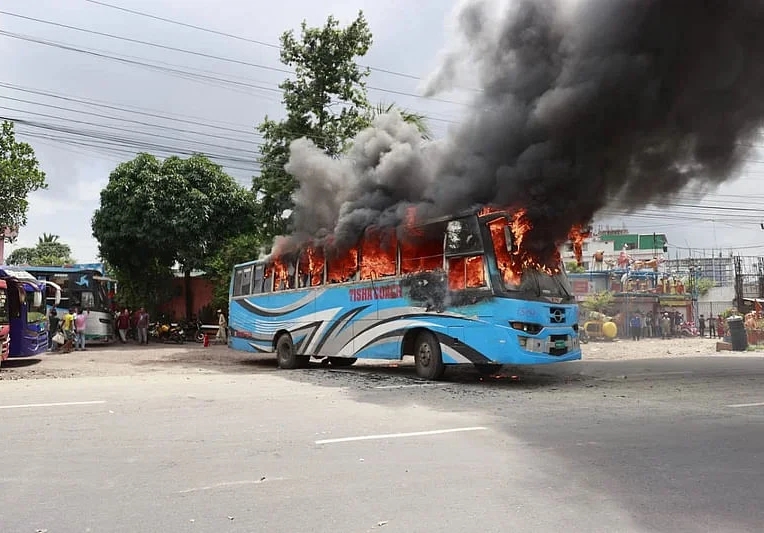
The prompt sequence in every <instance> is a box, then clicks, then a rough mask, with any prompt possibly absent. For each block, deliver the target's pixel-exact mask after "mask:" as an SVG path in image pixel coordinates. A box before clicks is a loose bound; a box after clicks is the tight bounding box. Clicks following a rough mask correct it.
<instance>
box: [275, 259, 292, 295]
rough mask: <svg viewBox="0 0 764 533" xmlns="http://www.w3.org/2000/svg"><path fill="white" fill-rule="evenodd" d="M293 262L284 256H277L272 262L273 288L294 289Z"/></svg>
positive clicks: (277, 289)
mask: <svg viewBox="0 0 764 533" xmlns="http://www.w3.org/2000/svg"><path fill="white" fill-rule="evenodd" d="M294 274H295V268H294V262H293V261H291V260H290V259H287V258H285V257H279V258H278V260H277V261H275V262H274V263H273V290H274V291H286V290H289V289H294Z"/></svg>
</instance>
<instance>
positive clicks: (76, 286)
mask: <svg viewBox="0 0 764 533" xmlns="http://www.w3.org/2000/svg"><path fill="white" fill-rule="evenodd" d="M22 268H24V270H26V271H27V272H29V273H30V274H31V275H33V276H34V277H36V278H37V279H38V280H40V281H45V282H46V283H47V284H48V285H50V286H53V287H58V288H59V289H60V295H59V296H58V298H57V299H56V298H54V297H53V296H52V295H51V293H50V291H48V297H47V305H48V309H50V308H51V307H55V308H56V312H57V313H58V315H59V316H64V314H65V313H66V312H68V310H69V309H70V308H72V307H77V308H79V309H82V310H83V311H86V314H87V323H86V325H85V340H86V341H88V342H98V343H109V342H111V341H113V340H114V315H113V313H112V309H111V305H112V297H111V295H112V293H113V287H114V285H115V282H114V280H111V279H109V278H107V277H105V276H104V275H103V272H102V270H101V269H99V268H98V265H97V264H93V265H91V264H88V265H73V266H65V267H50V266H24V267H22Z"/></svg>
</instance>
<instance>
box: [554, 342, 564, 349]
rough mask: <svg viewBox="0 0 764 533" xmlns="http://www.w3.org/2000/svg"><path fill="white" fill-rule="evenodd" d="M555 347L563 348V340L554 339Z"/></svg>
mask: <svg viewBox="0 0 764 533" xmlns="http://www.w3.org/2000/svg"><path fill="white" fill-rule="evenodd" d="M554 347H555V348H565V341H554Z"/></svg>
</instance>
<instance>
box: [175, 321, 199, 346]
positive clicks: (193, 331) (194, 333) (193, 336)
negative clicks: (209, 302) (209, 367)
mask: <svg viewBox="0 0 764 533" xmlns="http://www.w3.org/2000/svg"><path fill="white" fill-rule="evenodd" d="M180 326H181V328H183V331H184V332H185V334H186V340H189V341H194V342H203V341H204V332H203V325H202V321H201V320H199V319H198V318H197V319H194V320H188V321H185V322H183V323H181V324H180Z"/></svg>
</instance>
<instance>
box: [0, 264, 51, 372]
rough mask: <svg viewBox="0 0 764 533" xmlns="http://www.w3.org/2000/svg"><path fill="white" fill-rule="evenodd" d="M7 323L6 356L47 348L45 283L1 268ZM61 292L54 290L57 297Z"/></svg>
mask: <svg viewBox="0 0 764 533" xmlns="http://www.w3.org/2000/svg"><path fill="white" fill-rule="evenodd" d="M0 279H3V280H4V281H5V285H6V291H7V292H6V294H5V305H6V310H7V315H8V322H9V326H10V343H9V344H10V345H9V350H8V351H9V357H29V356H33V355H39V354H41V353H44V352H46V351H47V350H48V319H47V314H46V305H45V289H46V284H45V283H43V282H40V281H38V280H37V279H35V277H34V276H32V275H31V274H29V273H28V272H26V271H23V270H11V269H9V268H8V267H2V268H0ZM59 296H60V294H59V293H57V295H56V297H59Z"/></svg>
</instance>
